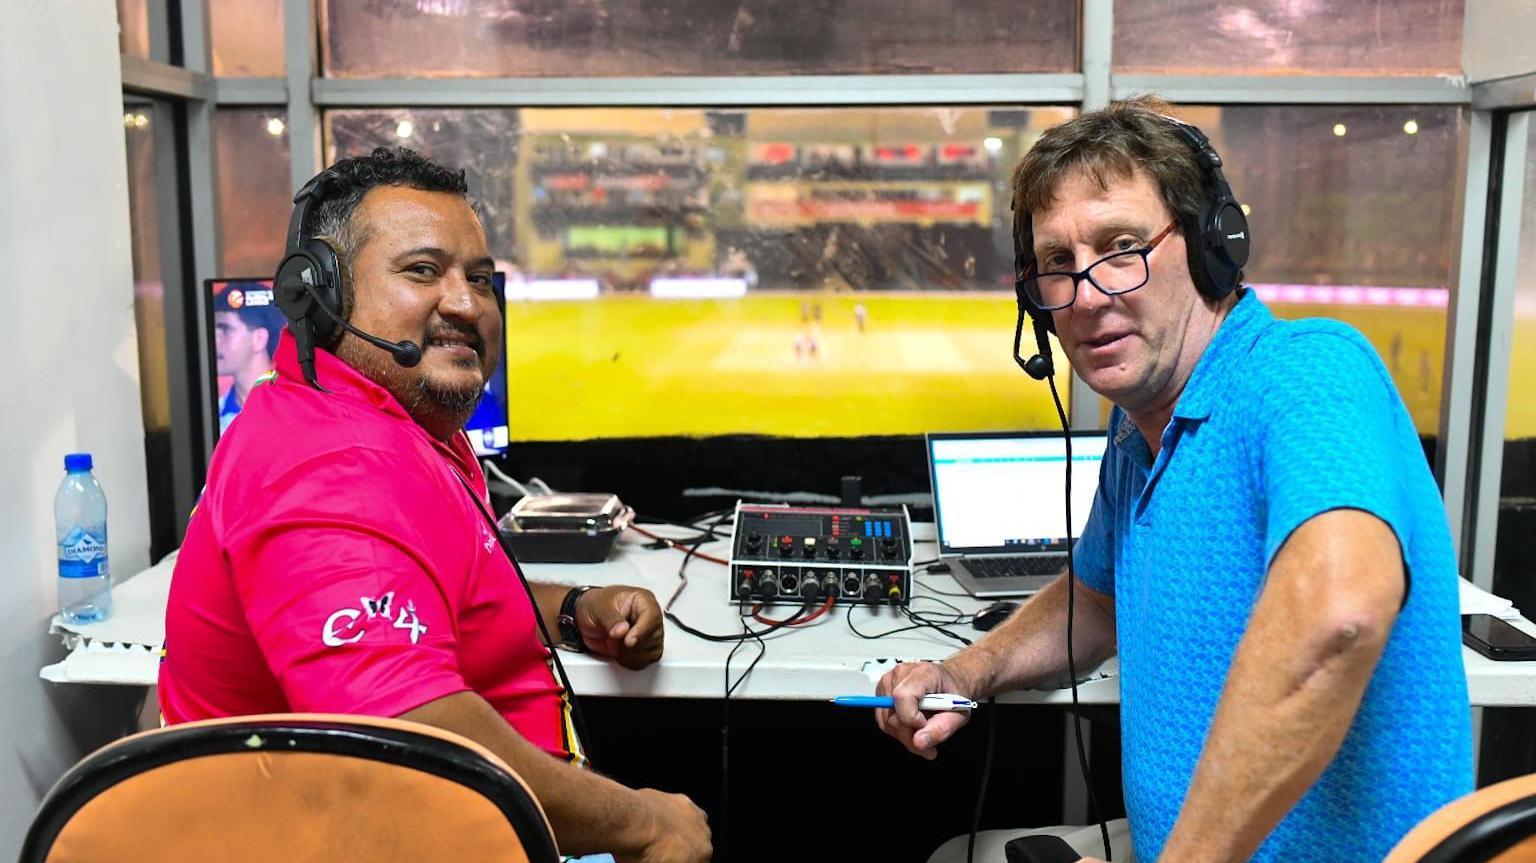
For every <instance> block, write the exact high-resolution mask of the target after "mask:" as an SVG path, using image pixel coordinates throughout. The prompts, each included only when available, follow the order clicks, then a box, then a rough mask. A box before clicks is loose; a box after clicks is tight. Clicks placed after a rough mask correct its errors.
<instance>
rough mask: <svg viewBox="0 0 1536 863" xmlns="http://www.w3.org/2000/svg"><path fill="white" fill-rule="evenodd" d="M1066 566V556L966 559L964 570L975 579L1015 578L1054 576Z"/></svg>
mask: <svg viewBox="0 0 1536 863" xmlns="http://www.w3.org/2000/svg"><path fill="white" fill-rule="evenodd" d="M1066 566H1067V556H1066V555H1064V554H1060V555H1045V556H1042V557H968V558H966V559H965V568H966V569H967V570H969V571H970V573H971V575H974V576H976V577H977V578H1017V577H1019V576H1021V575H1055V574H1056V573H1058V572H1061V571H1062V570H1063V569H1065V568H1066Z"/></svg>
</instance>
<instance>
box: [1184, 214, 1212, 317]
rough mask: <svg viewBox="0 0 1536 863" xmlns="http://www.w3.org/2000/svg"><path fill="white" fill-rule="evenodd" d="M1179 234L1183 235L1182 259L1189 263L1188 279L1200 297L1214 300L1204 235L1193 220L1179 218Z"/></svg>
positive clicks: (1202, 230) (1198, 224)
mask: <svg viewBox="0 0 1536 863" xmlns="http://www.w3.org/2000/svg"><path fill="white" fill-rule="evenodd" d="M1179 232H1180V233H1182V234H1183V235H1184V257H1185V259H1186V260H1187V261H1188V262H1189V277H1190V279H1191V280H1192V281H1193V282H1194V283H1195V290H1197V291H1199V292H1200V296H1202V297H1210V298H1215V297H1217V296H1219V294H1218V293H1217V291H1216V286H1215V282H1214V281H1212V279H1211V271H1210V257H1209V255H1207V254H1206V248H1205V238H1206V233H1205V230H1204V226H1202V225H1201V224H1200V223H1199V222H1197V221H1196V220H1195V219H1192V218H1187V217H1180V218H1179Z"/></svg>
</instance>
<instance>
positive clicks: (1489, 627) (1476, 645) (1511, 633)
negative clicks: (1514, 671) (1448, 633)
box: [1461, 614, 1536, 660]
mask: <svg viewBox="0 0 1536 863" xmlns="http://www.w3.org/2000/svg"><path fill="white" fill-rule="evenodd" d="M1461 643H1462V644H1465V645H1466V646H1468V647H1470V648H1472V649H1473V650H1475V651H1477V652H1478V653H1481V654H1482V655H1484V656H1486V657H1488V658H1489V659H1499V660H1522V659H1536V635H1530V634H1529V633H1527V632H1526V631H1525V630H1523V629H1518V628H1516V627H1515V626H1514V625H1513V624H1511V623H1510V622H1509V621H1507V620H1500V619H1499V618H1497V617H1494V616H1493V615H1491V614H1463V615H1462V616H1461Z"/></svg>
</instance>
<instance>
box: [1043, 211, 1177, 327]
mask: <svg viewBox="0 0 1536 863" xmlns="http://www.w3.org/2000/svg"><path fill="white" fill-rule="evenodd" d="M1178 226H1179V221H1178V220H1177V219H1175V220H1173V221H1172V222H1169V223H1168V227H1166V228H1164V229H1162V230H1161V231H1159V232H1158V233H1157V236H1155V237H1153V238H1152V239H1151V240H1149V241H1147V244H1146V245H1145V246H1143V247H1142V248H1140V249H1127V250H1125V251H1123V252H1115V253H1113V254H1109V255H1105V256H1104V257H1102V258H1099V259H1098V260H1097V261H1094V262H1093V263H1091V264H1089V265H1088V266H1086V267H1084V268H1083V269H1082V270H1080V271H1078V272H1075V273H1073V272H1054V271H1053V272H1049V273H1035V274H1034V275H1032V276H1023V277H1021V278H1020V279H1019V280H1018V288H1019V290H1020V291H1021V292H1022V293H1023V294H1024V295H1025V297H1027V298H1028V299H1029V302H1030V303H1031V304H1032V305H1034V307H1035V308H1037V309H1039V310H1040V311H1042V312H1054V311H1058V310H1060V309H1065V308H1068V307H1070V306H1071V305H1072V304H1073V303H1075V302H1077V289H1078V286H1079V285H1080V284H1082V283H1083V282H1084V281H1085V280H1086V281H1087V282H1088V283H1089V284H1091V285H1093V287H1094V288H1095V289H1096V290H1098V292H1099V293H1101V294H1103V295H1104V296H1106V297H1118V296H1120V295H1121V294H1129V293H1130V292H1131V291H1135V290H1139V289H1141V288H1143V287H1146V284H1147V282H1149V281H1151V279H1152V265H1151V264H1150V263H1149V262H1148V261H1147V256H1148V255H1151V254H1152V252H1153V250H1155V249H1156V248H1157V246H1158V244H1159V243H1161V242H1162V241H1163V240H1164V239H1166V238H1167V237H1168V235H1169V234H1171V233H1173V229H1174V228H1177V227H1178ZM1132 255H1140V256H1141V266H1142V278H1141V282H1139V283H1138V284H1137V285H1136V286H1135V287H1130V288H1122V289H1121V290H1118V291H1113V290H1110V289H1109V288H1106V287H1104V286H1103V285H1101V284H1099V282H1098V280H1097V279H1095V278H1094V277H1093V276H1092V275H1090V273H1092V271H1093V268H1094V267H1097V266H1098V265H1099V264H1102V263H1104V262H1105V261H1112V260H1114V259H1116V258H1126V257H1130V256H1132ZM1046 276H1067V277H1070V278H1071V279H1072V296H1070V297H1068V298H1067V301H1066V302H1064V303H1058V304H1056V305H1054V306H1052V305H1046V304H1045V303H1044V302H1043V301H1042V299H1041V295H1040V280H1041V279H1043V278H1045V277H1046Z"/></svg>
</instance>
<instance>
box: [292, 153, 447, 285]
mask: <svg viewBox="0 0 1536 863" xmlns="http://www.w3.org/2000/svg"><path fill="white" fill-rule="evenodd" d="M328 173H330V174H331V179H330V181H329V182H328V183H327V184H326V186H325V189H324V197H323V198H322V199H321V200H319V201H318V202H316V204H315V207H314V210H313V211H311V212H310V214H309V217H308V224H306V225H304V226H303V233H304V236H305V237H306V238H309V237H323V238H325V239H326V240H327V241H328V242H330V244H331V245H332V246H333V247H334V248H335V249H336V254H337V256H338V257H339V258H341V262H342V265H343V267H345V269H346V271H347V272H351V270H352V265H353V262H354V261H356V259H357V252H358V250H359V249H361V248H362V246H363V243H365V242H366V241H367V240H368V235H367V230H366V228H364V227H362V226H359V225H357V224H355V223H354V222H353V219H352V216H353V214H354V213H355V212H356V211H357V206H358V204H360V203H362V201H363V197H364V196H365V195H367V194H368V192H369V191H371V190H373V189H376V188H378V187H379V186H404V187H406V188H410V189H419V190H421V191H423V192H451V193H453V194H456V195H460V196H463V197H465V198H468V197H469V183H468V182H467V181H466V180H465V179H464V170H463V169H462V168H460V169H453V168H448V167H446V166H443V165H439V164H437V163H436V162H433V161H431V160H430V159H427V158H426V157H425V156H422V155H421V154H420V153H418V152H416V151H415V150H411V149H407V148H405V147H393V148H391V147H376V148H375V149H374V151H373V152H372V153H369V154H368V155H366V156H352V157H349V158H346V159H342V160H341V161H339V162H337V163H336V164H334V165H332V166H331V167H330V169H329V171H328Z"/></svg>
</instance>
